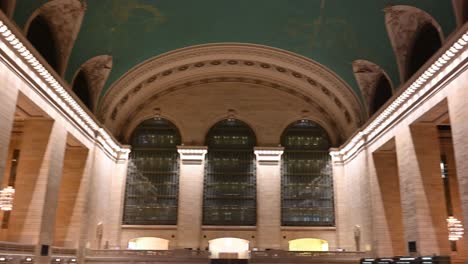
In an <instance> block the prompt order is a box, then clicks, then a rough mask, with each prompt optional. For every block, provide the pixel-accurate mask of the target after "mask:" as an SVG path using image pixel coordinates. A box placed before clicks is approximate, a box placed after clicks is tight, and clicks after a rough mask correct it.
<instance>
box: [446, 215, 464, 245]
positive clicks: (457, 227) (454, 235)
mask: <svg viewBox="0 0 468 264" xmlns="http://www.w3.org/2000/svg"><path fill="white" fill-rule="evenodd" d="M447 228H448V232H449V236H448V239H449V240H450V241H457V240H459V239H460V238H462V237H463V234H464V231H465V230H464V228H463V225H462V223H461V221H460V220H458V219H457V218H455V217H453V216H449V217H448V218H447Z"/></svg>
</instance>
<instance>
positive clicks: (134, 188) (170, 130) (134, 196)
mask: <svg viewBox="0 0 468 264" xmlns="http://www.w3.org/2000/svg"><path fill="white" fill-rule="evenodd" d="M180 142H181V139H180V134H179V132H178V130H177V128H176V127H175V126H174V125H173V124H172V123H170V122H169V121H167V120H165V119H150V120H147V121H144V122H143V123H141V124H140V125H139V126H138V127H137V128H136V129H135V131H134V133H133V135H132V152H131V153H130V159H129V165H128V172H127V183H126V194H125V208H124V219H123V223H124V224H127V225H176V224H177V203H178V190H179V154H178V153H177V145H180Z"/></svg>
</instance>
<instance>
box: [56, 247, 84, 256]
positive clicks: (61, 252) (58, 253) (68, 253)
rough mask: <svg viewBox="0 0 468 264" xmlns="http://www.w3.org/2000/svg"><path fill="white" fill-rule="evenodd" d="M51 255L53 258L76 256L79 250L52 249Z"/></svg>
mask: <svg viewBox="0 0 468 264" xmlns="http://www.w3.org/2000/svg"><path fill="white" fill-rule="evenodd" d="M50 253H51V255H52V256H76V255H77V250H76V249H74V248H62V247H52V248H51V249H50Z"/></svg>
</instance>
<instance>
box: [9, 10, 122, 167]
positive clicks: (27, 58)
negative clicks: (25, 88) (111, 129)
mask: <svg viewBox="0 0 468 264" xmlns="http://www.w3.org/2000/svg"><path fill="white" fill-rule="evenodd" d="M9 23H10V22H8V21H7V19H5V18H4V16H3V15H2V14H0V49H1V50H2V51H3V52H4V53H5V54H6V55H7V56H8V57H9V58H10V59H11V61H12V62H13V63H14V64H16V65H14V66H15V67H16V68H18V69H21V70H22V71H24V73H25V74H26V75H27V76H28V77H29V78H31V80H33V82H34V83H33V84H34V85H33V86H32V87H33V88H34V89H36V90H37V91H38V92H39V93H41V94H44V95H46V96H47V97H49V98H50V100H51V101H52V102H53V103H54V106H55V107H56V108H57V110H58V111H59V112H62V113H64V114H65V115H66V116H67V117H68V118H69V119H70V120H71V121H72V122H73V123H74V124H75V125H76V126H78V127H79V128H80V129H81V130H82V131H84V132H85V134H86V135H87V136H88V137H89V138H92V139H93V140H95V141H96V142H97V143H98V144H99V145H100V146H101V147H102V148H103V149H104V150H105V152H106V153H108V154H110V155H111V156H112V157H113V158H114V159H116V160H118V159H121V158H122V157H123V156H125V153H128V152H129V148H128V147H126V146H121V145H120V144H119V143H118V142H117V141H116V140H115V139H114V138H113V137H112V136H111V135H110V134H109V133H108V132H107V131H106V130H105V128H103V127H102V126H101V125H100V124H98V122H97V121H95V119H94V117H93V116H92V115H90V114H88V113H87V112H86V111H85V110H84V109H83V107H82V106H81V105H80V103H78V102H77V99H76V98H74V96H73V95H70V93H68V90H69V89H66V88H64V86H63V85H62V84H61V82H63V81H62V80H61V79H60V78H56V77H54V76H53V74H54V73H52V74H51V72H53V71H52V70H50V66H48V65H47V64H44V65H46V66H44V65H43V64H42V63H41V61H40V60H41V59H37V57H36V55H35V53H36V51H31V49H30V48H29V47H30V44H29V43H28V42H27V40H25V39H24V37H23V36H22V35H21V33H18V30H17V29H16V28H15V27H12V26H9V25H7V24H9ZM13 32H15V33H13ZM122 154H123V156H122Z"/></svg>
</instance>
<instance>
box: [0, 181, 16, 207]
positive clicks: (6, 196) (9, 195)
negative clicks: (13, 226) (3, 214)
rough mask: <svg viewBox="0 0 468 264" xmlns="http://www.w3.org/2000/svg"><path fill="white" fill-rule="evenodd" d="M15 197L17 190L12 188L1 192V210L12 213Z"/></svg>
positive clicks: (9, 187)
mask: <svg viewBox="0 0 468 264" xmlns="http://www.w3.org/2000/svg"><path fill="white" fill-rule="evenodd" d="M14 196H15V189H14V188H13V187H11V186H8V187H6V188H3V190H0V210H2V211H11V209H13V198H14Z"/></svg>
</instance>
